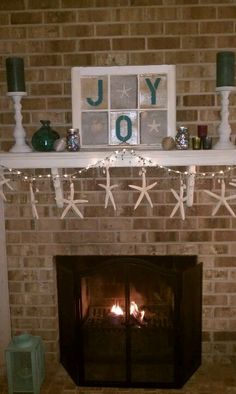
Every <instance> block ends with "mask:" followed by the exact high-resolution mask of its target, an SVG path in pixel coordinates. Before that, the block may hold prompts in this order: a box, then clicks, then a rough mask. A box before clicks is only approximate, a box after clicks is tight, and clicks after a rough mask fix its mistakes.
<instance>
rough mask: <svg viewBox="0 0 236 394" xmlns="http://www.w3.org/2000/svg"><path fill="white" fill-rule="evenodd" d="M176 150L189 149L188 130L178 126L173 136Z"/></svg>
mask: <svg viewBox="0 0 236 394" xmlns="http://www.w3.org/2000/svg"><path fill="white" fill-rule="evenodd" d="M175 142H176V148H177V149H188V148H189V132H188V128H187V127H184V126H180V127H179V128H178V131H177V134H176V136H175Z"/></svg>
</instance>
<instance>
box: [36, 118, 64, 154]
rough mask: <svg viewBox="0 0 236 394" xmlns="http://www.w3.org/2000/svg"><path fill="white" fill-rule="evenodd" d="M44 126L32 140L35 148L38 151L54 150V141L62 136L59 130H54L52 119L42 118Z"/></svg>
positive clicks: (41, 121)
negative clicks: (51, 124)
mask: <svg viewBox="0 0 236 394" xmlns="http://www.w3.org/2000/svg"><path fill="white" fill-rule="evenodd" d="M40 123H41V124H42V126H41V127H40V129H38V130H37V131H36V132H35V133H34V135H33V137H32V140H31V143H32V146H33V148H34V150H36V151H38V152H50V151H53V150H54V148H53V145H54V142H55V141H56V140H57V139H58V138H60V136H59V134H58V133H57V131H55V130H53V129H52V128H51V126H50V123H51V122H50V120H40Z"/></svg>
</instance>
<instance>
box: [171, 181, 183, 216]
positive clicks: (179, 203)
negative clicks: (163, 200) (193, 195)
mask: <svg viewBox="0 0 236 394" xmlns="http://www.w3.org/2000/svg"><path fill="white" fill-rule="evenodd" d="M185 188H186V186H185V185H184V184H183V182H181V183H180V190H179V195H178V193H176V191H175V190H174V189H171V191H172V193H173V194H174V196H175V198H176V200H177V203H176V205H175V207H174V209H173V211H172V212H171V214H170V217H171V218H172V217H173V216H174V215H175V213H176V212H177V210H178V209H180V214H181V218H182V219H183V220H184V219H185V211H184V202H185V201H186V200H187V196H186V197H184V189H185Z"/></svg>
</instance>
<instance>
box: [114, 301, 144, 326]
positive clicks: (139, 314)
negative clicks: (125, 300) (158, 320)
mask: <svg viewBox="0 0 236 394" xmlns="http://www.w3.org/2000/svg"><path fill="white" fill-rule="evenodd" d="M111 313H114V315H116V316H123V315H124V311H123V309H122V308H121V307H120V306H119V304H114V305H112V308H111ZM144 314H145V311H142V310H139V308H138V305H137V304H136V302H134V301H131V303H130V315H132V316H133V317H134V318H135V319H137V320H139V321H142V320H143V318H144Z"/></svg>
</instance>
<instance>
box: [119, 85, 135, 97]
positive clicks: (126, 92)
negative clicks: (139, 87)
mask: <svg viewBox="0 0 236 394" xmlns="http://www.w3.org/2000/svg"><path fill="white" fill-rule="evenodd" d="M130 90H132V88H126V86H125V84H123V85H122V89H117V92H120V94H121V97H125V96H126V97H129V94H128V92H129V91H130Z"/></svg>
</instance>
